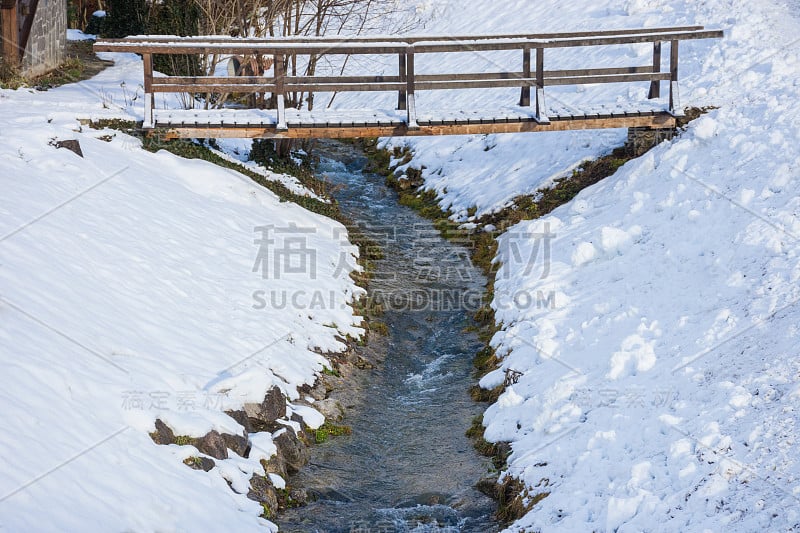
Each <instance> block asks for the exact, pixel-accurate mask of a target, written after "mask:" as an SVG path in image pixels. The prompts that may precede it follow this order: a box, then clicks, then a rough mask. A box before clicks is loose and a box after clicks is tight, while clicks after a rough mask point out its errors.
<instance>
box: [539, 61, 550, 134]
mask: <svg viewBox="0 0 800 533" xmlns="http://www.w3.org/2000/svg"><path fill="white" fill-rule="evenodd" d="M544 84H545V79H544V48H537V49H536V121H537V122H539V123H540V124H549V123H550V120H549V119H548V118H547V106H546V105H545V101H544Z"/></svg>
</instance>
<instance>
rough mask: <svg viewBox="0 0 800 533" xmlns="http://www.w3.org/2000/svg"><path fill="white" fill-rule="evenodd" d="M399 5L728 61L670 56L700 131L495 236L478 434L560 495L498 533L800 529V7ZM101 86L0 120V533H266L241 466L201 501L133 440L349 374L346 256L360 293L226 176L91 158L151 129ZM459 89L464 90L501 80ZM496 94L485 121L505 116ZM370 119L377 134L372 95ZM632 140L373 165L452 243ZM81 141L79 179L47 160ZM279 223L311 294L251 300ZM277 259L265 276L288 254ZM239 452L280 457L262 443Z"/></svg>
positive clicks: (332, 236) (174, 468)
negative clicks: (310, 259)
mask: <svg viewBox="0 0 800 533" xmlns="http://www.w3.org/2000/svg"><path fill="white" fill-rule="evenodd" d="M409 1H411V0H409ZM415 3H417V4H420V6H421V8H420V9H421V12H422V13H424V14H425V15H424V16H429V15H430V14H436V18H435V19H432V20H431V21H430V22H429V23H427V24H426V25H425V27H424V31H426V32H430V33H462V34H463V33H491V32H493V31H498V30H502V31H562V30H563V31H567V30H579V29H597V28H604V29H608V28H628V27H642V26H665V25H684V24H695V23H699V24H705V25H706V26H709V27H720V28H722V29H725V30H726V38H725V39H724V40H723V41H720V42H711V41H700V42H692V43H686V44H685V45H683V46H682V49H681V51H682V55H681V59H682V60H681V65H682V71H681V77H682V83H681V88H682V94H681V96H682V101H683V103H685V104H691V105H697V106H702V105H715V106H718V107H719V108H720V109H719V110H717V111H712V112H711V113H709V114H708V115H706V116H705V117H703V118H701V119H700V120H698V121H696V122H694V123H692V124H691V125H690V126H689V127H688V129H687V131H686V132H685V133H683V134H682V135H681V136H680V137H679V138H676V139H675V140H673V141H671V142H668V143H665V144H662V145H661V146H659V147H658V148H656V149H655V150H653V151H652V152H650V153H649V154H647V155H646V156H644V157H642V158H641V159H639V160H635V161H632V162H630V163H628V164H627V165H625V166H624V167H623V168H622V169H621V170H620V171H619V172H618V173H617V174H616V175H615V176H613V177H611V178H608V179H607V180H605V181H604V182H603V183H600V184H598V185H596V186H594V187H591V188H590V189H587V190H586V191H584V192H583V193H582V194H581V195H579V197H578V198H577V199H575V200H574V201H573V202H571V203H570V204H568V205H566V206H563V207H562V208H560V209H558V210H556V211H555V212H553V213H552V215H550V216H549V217H547V218H546V219H544V220H539V221H534V222H526V223H521V224H519V225H518V226H516V227H514V228H512V229H511V230H510V231H509V232H507V233H506V234H505V235H504V236H502V237H501V246H500V255H499V257H498V260H499V261H501V262H502V263H503V268H502V269H501V271H500V272H499V274H498V278H497V281H496V299H495V302H494V305H495V308H496V310H497V319H498V321H500V323H501V324H502V330H501V331H500V332H499V333H498V334H497V335H496V336H495V338H494V339H493V345H494V346H495V347H496V348H497V351H498V353H499V354H500V355H501V356H502V357H503V364H502V368H501V369H500V370H498V371H496V372H493V373H491V374H489V375H487V376H486V377H485V378H484V379H483V381H482V383H483V385H485V386H486V387H492V386H494V385H497V384H499V383H500V382H502V380H503V378H504V372H505V370H507V369H511V370H515V371H519V372H522V376H521V378H520V379H519V381H518V383H516V384H515V385H512V386H510V387H508V389H507V390H506V392H505V393H504V394H503V395H502V396H501V398H500V399H499V401H498V402H497V403H496V404H494V405H492V406H491V407H490V408H489V409H488V411H487V413H486V416H485V420H484V423H485V424H486V426H487V431H486V434H487V438H489V439H492V440H509V441H511V442H512V446H513V453H512V455H511V457H510V459H509V462H510V467H509V473H510V474H511V475H514V476H516V477H519V478H520V479H522V480H523V481H524V482H525V483H526V484H527V485H528V486H529V487H530V488H531V493H532V494H535V493H538V492H548V493H549V496H548V497H547V498H545V499H543V500H542V501H541V502H539V503H538V504H537V505H536V506H535V507H534V508H533V509H532V510H531V512H530V513H528V514H527V515H526V516H525V517H524V518H522V519H521V520H519V521H518V522H517V523H515V524H514V525H512V526H511V527H510V530H511V531H523V530H526V531H538V530H541V531H592V530H594V531H742V532H744V531H790V530H793V529H798V528H800V511H798V509H800V465H798V459H797V457H798V453H797V442H798V440H799V438H800V435H798V433H799V431H798V429H797V427H796V426H797V419H798V417H797V414H796V412H795V409H796V408H795V406H796V405H797V402H798V401H799V400H800V386H799V385H800V358H798V351H799V350H800V331H799V330H798V326H797V324H798V323H799V322H800V310H798V308H799V306H798V302H800V283H798V281H800V261H798V256H800V245H798V238H800V199H798V165H800V148H798V146H800V143H798V141H799V140H800V139H799V138H798V137H799V136H800V134H798V131H797V127H796V125H797V124H800V111H798V109H797V106H796V102H797V100H798V97H800V84H799V83H798V81H797V79H798V74H800V44H799V43H800V42H799V41H797V38H796V35H798V33H799V30H800V22H798V17H799V16H800V13H799V12H798V9H797V6H796V4H794V3H793V2H790V1H789V0H750V1H747V2H746V1H744V0H706V1H704V2H696V1H690V0H627V1H612V0H591V1H590V0H575V1H573V2H570V3H565V2H560V1H556V0H541V1H539V2H530V1H528V0H471V2H469V8H468V9H465V7H464V2H460V1H457V0H437V1H435V2H424V3H423V2H415ZM426 10H427V11H426ZM477 21H479V22H477ZM649 56H650V50H649V49H648V47H647V46H631V47H628V48H622V49H615V50H605V49H600V48H598V49H596V50H591V51H589V52H585V51H583V52H581V54H580V56H577V55H573V56H570V55H569V52H565V55H564V57H563V59H564V61H565V62H574V63H571V64H573V65H575V66H579V65H581V64H584V63H596V62H598V61H599V60H600V59H601V58H602V59H603V60H609V61H610V62H611V63H612V64H613V63H614V62H618V61H620V60H622V59H625V60H626V62H630V63H632V64H634V63H636V64H639V63H641V64H647V63H648V61H649ZM115 59H116V60H117V61H118V64H117V66H116V67H114V68H112V69H109V70H107V71H105V72H104V73H102V74H100V75H99V76H98V77H97V78H95V79H93V80H91V81H89V82H84V83H82V84H80V85H79V86H70V87H65V88H62V89H57V90H54V91H50V92H48V93H45V94H41V93H33V92H30V91H27V90H20V91H14V92H11V91H0V141H2V142H0V161H2V163H1V164H2V167H1V168H2V169H3V172H2V175H1V176H0V179H2V180H4V182H5V183H4V184H5V187H4V191H5V194H4V195H3V197H2V199H0V212H2V215H3V216H2V220H0V298H2V299H0V313H2V324H3V326H2V328H0V346H2V349H0V358H2V359H1V360H0V363H2V365H3V368H4V372H3V381H2V384H3V387H2V391H0V412H2V413H3V420H4V421H5V427H4V432H3V434H2V436H1V437H0V450H2V452H3V455H4V457H6V458H7V460H6V463H5V464H6V466H5V469H4V475H3V477H2V479H1V480H0V528H5V529H7V530H9V531H18V530H37V531H56V530H86V529H90V530H94V529H96V530H109V529H111V530H135V531H152V530H191V531H193V530H208V531H227V530H236V531H240V530H241V531H246V530H250V529H253V530H255V529H260V528H263V526H264V521H263V520H260V519H258V518H257V516H258V514H259V513H260V511H261V509H260V507H259V506H258V505H257V504H255V503H254V502H250V501H249V500H247V499H246V498H245V497H244V496H242V495H241V494H235V493H234V492H232V491H231V490H230V489H229V487H228V483H227V482H226V480H227V481H230V482H231V483H232V485H233V487H234V488H235V489H236V488H238V489H239V490H242V483H243V480H245V479H246V477H247V476H248V475H249V473H250V472H252V471H254V470H257V469H258V468H259V467H258V465H257V464H255V461H253V460H250V461H245V460H239V459H237V458H233V459H230V460H228V461H221V462H218V464H219V466H218V468H216V469H215V470H212V471H211V472H210V473H203V472H196V471H193V470H190V469H188V468H187V467H185V466H184V465H183V464H181V460H182V459H183V458H185V457H186V456H187V455H191V454H192V453H193V452H192V451H191V450H190V449H187V447H177V446H170V447H161V446H156V445H155V444H153V443H152V441H151V440H150V437H149V436H148V435H147V432H148V431H150V430H152V425H153V422H154V420H155V418H156V417H160V418H162V419H164V420H168V421H169V423H170V425H172V426H173V427H175V428H177V429H178V432H180V433H183V434H188V435H200V434H202V433H203V432H205V431H207V430H208V429H211V428H215V427H216V428H220V429H229V430H234V429H237V426H236V424H235V422H233V421H232V420H231V419H230V418H229V417H227V416H226V415H224V414H223V413H221V411H222V409H223V408H230V407H233V406H235V405H240V404H241V403H242V402H243V401H248V400H253V399H259V395H261V396H263V393H264V391H265V390H266V388H267V387H269V386H270V385H271V384H272V383H277V384H279V385H280V386H281V387H283V388H284V390H285V391H286V392H287V394H289V395H290V396H291V397H293V398H296V396H297V394H296V387H297V385H299V384H301V383H308V382H310V381H312V380H313V378H314V373H315V372H318V371H319V370H321V368H322V366H323V364H324V363H325V361H324V358H322V357H321V356H319V355H317V354H316V351H318V350H322V351H327V350H338V349H341V348H342V345H341V343H340V342H339V341H338V340H337V339H336V337H337V335H341V334H348V333H349V334H353V335H357V334H358V333H359V331H358V329H357V328H356V327H355V326H353V324H354V323H356V322H357V321H358V319H357V318H354V317H353V316H352V310H351V309H350V308H349V307H348V305H347V304H348V302H350V301H351V300H352V298H353V297H354V295H355V294H357V292H358V289H357V288H356V287H355V286H354V285H353V284H352V282H351V281H350V279H349V277H348V276H347V275H346V272H342V271H340V270H338V268H337V267H338V266H340V265H341V264H342V259H343V257H344V259H345V260H346V261H344V263H346V264H352V258H351V257H350V256H351V255H352V254H353V253H355V250H354V249H353V248H352V247H351V246H350V245H349V244H348V243H347V242H346V241H345V240H344V233H343V228H341V227H340V226H339V225H338V224H336V223H333V222H331V221H329V220H327V219H324V218H322V217H319V216H316V215H312V214H309V213H308V212H306V211H303V210H302V209H300V208H298V207H295V206H292V205H290V204H281V203H279V202H278V200H277V199H276V198H275V197H274V196H273V195H272V194H271V193H270V192H268V191H265V190H263V189H261V188H260V187H258V186H257V185H255V184H253V183H252V182H250V181H249V180H247V179H246V178H244V177H243V176H240V175H237V174H236V173H234V172H230V171H225V170H220V169H218V168H216V167H213V166H211V165H208V164H206V163H202V162H196V161H192V162H187V161H183V160H180V159H179V158H176V157H175V156H172V155H170V154H168V153H163V152H162V153H158V154H151V153H147V152H144V151H142V150H141V149H140V147H139V144H138V141H136V140H135V139H132V138H129V137H126V136H123V135H120V134H116V136H115V137H114V138H113V139H111V141H110V142H106V141H103V140H100V139H99V137H100V136H102V135H105V134H109V133H111V132H100V131H92V130H88V129H86V128H83V129H81V128H80V127H79V124H78V122H77V121H76V117H82V118H88V117H89V116H94V117H120V116H123V117H130V116H138V117H139V118H140V117H141V109H140V105H139V104H140V99H141V87H140V84H141V73H140V72H141V71H140V68H141V66H140V63H139V60H138V58H136V57H135V56H125V55H123V56H117V57H116V58H115ZM473 60H474V65H475V68H476V69H480V68H482V65H484V64H486V63H499V64H501V65H503V66H511V65H514V64H515V62H516V61H518V58H515V57H510V56H509V57H505V56H503V57H484V58H473ZM481 62H483V63H481ZM386 68H387V72H388V71H389V70H388V69H389V68H390V67H389V66H387V67H386ZM419 68H420V70H421V71H424V70H425V68H426V66H425V62H424V61H420V67H419ZM431 68H432V66H431ZM123 80H124V81H125V83H124V84H121V82H122V81H123ZM645 90H646V84H645V85H643V87H641V88H636V89H632V90H631V92H628V90H627V89H624V91H626V92H624V93H623V94H618V92H617V91H619V88H618V87H613V86H603V87H598V88H596V89H595V88H593V89H591V90H590V91H588V92H586V93H584V92H580V93H579V92H577V91H574V90H571V89H568V88H565V89H563V90H561V91H558V92H556V91H552V92H550V93H549V95H550V98H551V101H552V100H553V99H554V98H556V99H557V101H558V102H561V104H560V105H574V103H577V102H586V103H588V104H594V103H602V102H612V103H613V102H615V101H617V100H618V99H620V98H621V99H622V100H623V101H626V100H627V99H633V100H638V99H641V97H642V96H643V94H644V91H645ZM491 95H492V96H490V97H487V98H483V99H482V101H483V102H484V103H485V104H486V105H495V104H496V105H508V104H509V99H510V100H511V102H510V103H513V101H514V99H515V98H516V95H515V94H514V92H513V91H493V92H492V93H491ZM352 98H355V97H354V96H351V95H340V96H339V97H337V100H336V103H335V106H337V107H339V108H347V107H357V106H358V105H359V104H360V102H358V101H356V100H353V99H352ZM375 98H376V99H375V102H374V105H375V106H376V107H378V106H380V105H382V104H381V102H382V100H381V98H384V99H385V103H386V105H385V106H384V107H386V108H390V107H391V98H392V96H391V95H385V96H380V95H377V96H376V97H375ZM436 98H446V99H447V102H446V103H447V104H448V105H449V106H450V107H452V108H469V106H470V105H471V104H472V102H473V99H474V98H475V97H474V94H470V93H458V92H456V93H454V94H452V95H448V96H435V95H434V94H431V95H423V96H422V97H421V98H420V102H419V106H420V110H421V112H425V109H426V107H427V108H429V109H432V108H434V107H436V106H438V105H440V104H441V103H442V102H438V101H437V100H436ZM623 136H624V132H621V131H612V132H565V133H548V134H520V135H506V136H502V135H498V136H485V137H456V138H442V139H414V140H409V139H405V140H394V141H387V143H391V144H395V143H396V144H401V143H403V144H407V145H408V146H410V147H411V148H412V149H413V150H414V152H415V161H413V162H412V164H414V165H417V166H419V165H425V166H427V169H426V170H425V172H424V177H425V179H426V183H427V185H428V186H430V187H432V188H435V189H436V190H437V191H438V192H439V194H440V197H441V201H442V205H443V206H444V207H450V208H452V209H453V210H454V212H455V213H456V215H457V216H459V217H462V218H463V217H464V216H466V213H467V210H468V209H469V208H470V207H473V206H477V207H478V208H479V209H478V210H479V213H486V212H490V211H492V210H495V209H497V208H499V207H502V206H503V205H505V204H507V203H508V202H509V201H510V200H511V199H512V198H513V197H514V196H516V195H518V194H523V193H530V192H533V191H535V190H537V189H539V188H540V187H541V186H543V185H546V184H548V183H549V182H551V181H552V179H553V178H555V177H559V176H561V175H564V174H566V173H568V172H569V171H570V169H572V168H574V167H575V166H576V165H577V164H579V163H580V162H581V161H582V160H584V159H585V158H591V157H596V156H598V155H600V154H602V153H604V152H606V151H607V150H609V149H610V148H612V147H613V146H615V145H618V144H619V143H620V141H621V140H622V138H623ZM73 138H74V139H79V140H80V141H81V145H82V147H83V150H84V154H85V156H86V157H85V158H84V159H80V158H78V157H77V156H75V155H74V154H72V153H71V152H69V151H67V150H56V149H55V148H54V147H52V146H49V142H50V141H51V140H53V139H57V140H64V139H73ZM228 148H230V147H228ZM291 223H295V224H296V225H297V226H298V228H305V229H308V230H310V231H311V232H310V233H302V234H301V235H302V237H303V242H305V243H306V244H307V246H308V247H309V248H314V249H315V250H316V261H315V275H314V277H315V279H314V280H310V279H309V278H310V277H311V275H310V273H309V271H308V269H307V268H306V269H301V270H305V272H300V273H297V274H289V273H285V275H283V276H281V278H280V279H276V277H275V276H274V275H273V274H274V272H272V273H271V274H270V273H268V274H267V276H266V277H267V278H269V279H264V276H262V275H261V273H260V272H253V266H254V262H255V261H256V259H257V257H258V251H259V250H258V246H257V245H255V244H254V239H257V238H259V234H258V233H256V232H255V231H254V229H255V228H256V227H259V226H269V225H274V227H275V228H274V229H275V230H280V229H283V230H286V229H288V228H290V224H291ZM273 233H274V238H275V240H276V241H277V242H275V243H273V246H274V247H275V248H276V249H284V245H285V246H291V242H292V241H291V238H292V237H296V236H297V235H298V233H296V232H294V233H292V232H290V233H285V232H282V234H281V232H277V231H274V232H273ZM306 239H307V240H306ZM295 244H296V243H295ZM545 251H547V252H548V253H547V254H546V253H545ZM343 254H344V255H343ZM348 268H349V267H348ZM311 281H313V283H311ZM310 288H319V289H320V290H321V291H322V292H321V293H320V294H322V295H324V296H325V298H328V296H329V295H330V297H332V298H333V299H334V300H335V304H334V305H321V306H320V305H317V306H312V305H311V304H310V302H309V303H308V304H306V305H302V304H301V305H300V306H296V307H302V309H301V310H299V311H298V309H294V310H293V311H292V312H287V311H285V310H284V311H280V312H279V311H272V312H271V311H267V310H259V309H255V308H254V307H253V306H254V305H255V307H260V306H259V305H258V304H257V302H254V301H253V292H254V291H258V290H267V291H275V292H276V293H277V294H278V295H280V294H281V293H284V291H286V293H289V294H301V295H303V294H305V295H308V291H309V290H311V289H310ZM303 291H305V292H303ZM330 291H332V293H331V292H330ZM551 294H552V295H554V296H553V298H552V299H551V298H550V295H551ZM540 296H541V297H540ZM537 304H539V305H537ZM226 402H227V403H226ZM255 442H256V443H257V444H258V445H259V446H260V448H262V450H263V453H264V454H269V453H271V446H270V445H271V443H270V439H269V438H268V436H267V438H265V437H264V436H261V437H256V438H255ZM76 479H79V480H80V483H76V482H75V480H76Z"/></svg>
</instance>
